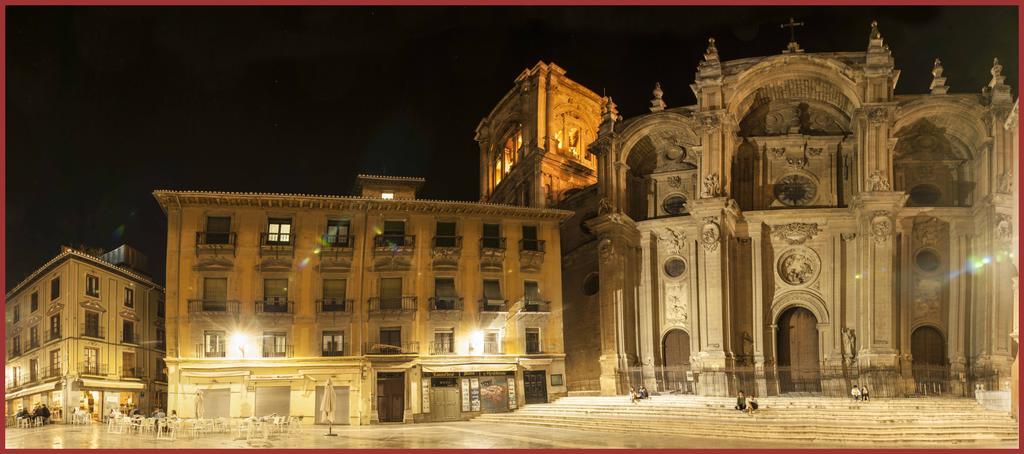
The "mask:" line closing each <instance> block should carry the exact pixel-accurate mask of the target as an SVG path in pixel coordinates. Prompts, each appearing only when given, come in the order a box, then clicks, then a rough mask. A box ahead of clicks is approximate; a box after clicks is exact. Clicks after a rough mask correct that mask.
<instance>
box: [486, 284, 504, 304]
mask: <svg viewBox="0 0 1024 454" xmlns="http://www.w3.org/2000/svg"><path fill="white" fill-rule="evenodd" d="M484 298H486V299H489V300H500V299H503V298H502V297H501V286H500V285H499V284H498V281H497V280H491V279H488V280H485V281H484Z"/></svg>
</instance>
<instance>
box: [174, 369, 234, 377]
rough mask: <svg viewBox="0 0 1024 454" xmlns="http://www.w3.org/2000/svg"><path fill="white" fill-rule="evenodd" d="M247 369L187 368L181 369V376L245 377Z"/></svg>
mask: <svg viewBox="0 0 1024 454" xmlns="http://www.w3.org/2000/svg"><path fill="white" fill-rule="evenodd" d="M248 375H250V374H249V371H247V370H232V371H220V370H212V371H198V370H187V371H182V372H181V376H182V377H207V378H220V377H245V376H248Z"/></svg>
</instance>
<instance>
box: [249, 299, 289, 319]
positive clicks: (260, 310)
mask: <svg viewBox="0 0 1024 454" xmlns="http://www.w3.org/2000/svg"><path fill="white" fill-rule="evenodd" d="M256 313H257V314H262V315H294V314H295V302H294V301H290V300H288V299H287V298H284V297H268V298H264V299H261V300H256Z"/></svg>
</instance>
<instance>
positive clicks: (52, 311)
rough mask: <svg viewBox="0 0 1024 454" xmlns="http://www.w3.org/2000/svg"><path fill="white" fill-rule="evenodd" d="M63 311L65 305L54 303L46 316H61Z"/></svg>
mask: <svg viewBox="0 0 1024 454" xmlns="http://www.w3.org/2000/svg"><path fill="white" fill-rule="evenodd" d="M62 310H64V305H63V304H61V303H53V304H51V305H50V308H49V309H47V310H46V315H48V316H50V315H54V314H59V313H60V311H62Z"/></svg>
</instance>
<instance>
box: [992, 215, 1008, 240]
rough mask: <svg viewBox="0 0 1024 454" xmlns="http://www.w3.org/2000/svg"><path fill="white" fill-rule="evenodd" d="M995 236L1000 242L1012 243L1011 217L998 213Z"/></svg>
mask: <svg viewBox="0 0 1024 454" xmlns="http://www.w3.org/2000/svg"><path fill="white" fill-rule="evenodd" d="M994 224H995V235H996V239H997V240H999V241H1010V240H1011V239H1013V221H1012V220H1011V219H1010V216H1009V215H1006V214H1003V213H998V214H996V217H995V223H994Z"/></svg>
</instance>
